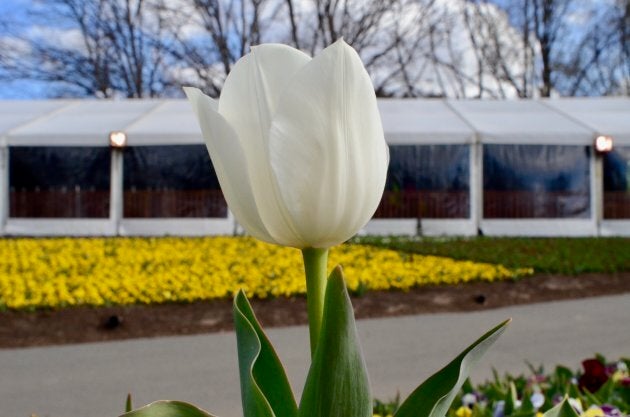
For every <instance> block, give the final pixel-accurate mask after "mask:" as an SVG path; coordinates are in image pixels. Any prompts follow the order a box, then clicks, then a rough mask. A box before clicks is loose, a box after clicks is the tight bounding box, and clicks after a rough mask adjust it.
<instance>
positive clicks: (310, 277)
mask: <svg viewBox="0 0 630 417" xmlns="http://www.w3.org/2000/svg"><path fill="white" fill-rule="evenodd" d="M302 256H303V258H304V272H305V273H306V303H307V307H308V328H309V333H310V336H311V357H312V356H313V355H315V348H316V347H317V341H318V340H319V333H320V330H321V327H322V316H323V315H324V297H325V294H326V279H327V276H328V274H327V264H328V249H316V248H306V249H302Z"/></svg>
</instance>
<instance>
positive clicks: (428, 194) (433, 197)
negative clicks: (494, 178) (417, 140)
mask: <svg viewBox="0 0 630 417" xmlns="http://www.w3.org/2000/svg"><path fill="white" fill-rule="evenodd" d="M389 152H390V163H389V171H388V173H387V183H386V186H385V192H384V194H383V198H382V200H381V203H380V205H379V207H378V209H377V211H376V214H375V215H374V217H377V218H468V217H469V212H470V195H469V178H470V174H469V146H468V145H397V146H390V148H389Z"/></svg>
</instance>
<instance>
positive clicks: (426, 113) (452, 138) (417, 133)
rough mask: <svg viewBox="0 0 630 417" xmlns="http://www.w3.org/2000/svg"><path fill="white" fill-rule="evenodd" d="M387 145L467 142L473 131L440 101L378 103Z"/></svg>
mask: <svg viewBox="0 0 630 417" xmlns="http://www.w3.org/2000/svg"><path fill="white" fill-rule="evenodd" d="M378 108H379V110H380V112H381V119H382V121H383V129H384V131H385V136H386V137H387V142H388V143H390V144H392V145H393V144H395V145H410V144H418V143H424V144H435V143H444V144H447V143H470V142H472V141H473V140H474V137H475V132H474V131H473V130H472V129H471V128H470V127H469V126H468V125H467V124H466V123H465V122H464V120H462V119H461V118H460V117H459V116H458V115H457V114H456V113H455V112H453V111H452V110H451V109H450V108H449V106H448V104H447V103H446V102H445V101H444V100H405V99H383V100H379V102H378Z"/></svg>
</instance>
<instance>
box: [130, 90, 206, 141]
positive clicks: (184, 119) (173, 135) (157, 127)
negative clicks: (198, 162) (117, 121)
mask: <svg viewBox="0 0 630 417" xmlns="http://www.w3.org/2000/svg"><path fill="white" fill-rule="evenodd" d="M123 130H124V131H125V132H126V133H127V140H128V144H129V146H142V145H168V144H172V143H173V142H174V141H176V142H177V143H178V144H182V145H183V144H203V137H202V136H201V130H200V129H199V124H198V123H197V119H196V118H195V115H194V113H193V111H192V107H191V105H190V103H189V102H188V100H164V101H162V103H161V104H160V105H159V106H157V107H155V108H153V110H152V111H150V112H148V113H146V114H145V115H144V116H143V117H142V118H140V119H138V120H137V121H136V122H135V123H133V124H131V125H130V126H127V127H126V128H124V129H123Z"/></svg>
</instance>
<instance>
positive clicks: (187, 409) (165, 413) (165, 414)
mask: <svg viewBox="0 0 630 417" xmlns="http://www.w3.org/2000/svg"><path fill="white" fill-rule="evenodd" d="M120 417H214V416H213V415H212V414H210V413H208V412H206V411H203V410H201V409H199V408H197V407H195V406H194V405H192V404H188V403H185V402H181V401H156V402H154V403H151V404H149V405H145V406H144V407H142V408H138V409H137V410H134V411H130V412H128V413H125V414H123V415H122V416H120Z"/></svg>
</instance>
